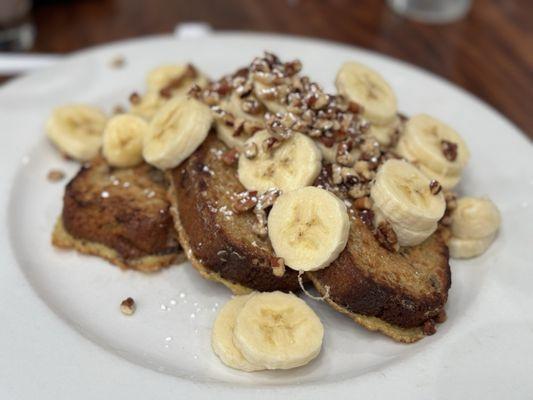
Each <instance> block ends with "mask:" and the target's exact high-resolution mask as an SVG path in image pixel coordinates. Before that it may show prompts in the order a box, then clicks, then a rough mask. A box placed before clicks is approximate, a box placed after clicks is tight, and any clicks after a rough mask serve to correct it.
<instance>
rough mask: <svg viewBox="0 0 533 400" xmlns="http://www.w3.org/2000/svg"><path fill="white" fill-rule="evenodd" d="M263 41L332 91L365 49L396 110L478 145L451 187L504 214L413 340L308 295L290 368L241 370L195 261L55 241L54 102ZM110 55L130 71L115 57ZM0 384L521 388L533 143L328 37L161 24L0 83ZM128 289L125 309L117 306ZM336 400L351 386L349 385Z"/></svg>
mask: <svg viewBox="0 0 533 400" xmlns="http://www.w3.org/2000/svg"><path fill="white" fill-rule="evenodd" d="M263 49H270V50H273V51H275V52H276V53H278V54H279V55H280V56H281V57H283V58H300V59H301V60H302V61H303V63H304V68H305V72H306V73H308V74H309V75H310V76H312V77H313V78H314V79H316V80H317V81H318V82H320V83H322V84H323V85H324V86H325V87H326V88H327V89H330V90H332V89H333V85H332V82H333V78H334V76H335V72H336V71H337V69H338V67H339V66H340V64H341V63H342V62H343V61H345V60H349V59H357V60H359V61H361V62H363V63H366V64H368V65H370V66H372V67H374V68H375V69H377V70H378V71H380V72H381V73H382V74H383V75H384V76H385V77H386V79H387V80H388V81H389V82H390V83H391V84H392V86H393V87H394V89H395V90H396V93H397V94H398V97H399V103H400V105H401V109H402V110H403V111H405V112H406V113H408V114H412V113H417V112H427V113H430V114H433V115H435V116H437V117H439V118H442V119H443V120H445V121H447V122H448V123H449V124H450V125H452V126H454V127H455V128H456V129H457V130H458V131H459V132H461V133H462V134H463V136H464V138H465V139H466V141H467V142H468V145H469V146H470V148H471V151H472V160H471V163H470V164H469V165H468V168H467V170H466V174H465V178H464V181H463V183H462V185H461V188H460V189H461V191H462V192H464V193H468V194H471V195H488V196H490V197H491V198H492V199H493V200H494V201H495V202H496V204H497V205H498V206H499V208H500V210H501V212H502V215H503V226H502V229H501V232H500V234H499V237H498V239H497V241H496V242H495V244H494V245H493V246H492V247H491V249H490V250H489V251H488V252H487V253H486V254H485V255H483V256H482V257H479V258H477V259H474V260H471V261H452V272H453V285H452V289H451V291H450V299H449V302H448V305H447V311H448V316H449V319H448V321H447V322H446V323H445V324H444V325H442V326H441V327H440V329H439V331H438V333H437V334H436V335H434V336H432V337H428V338H426V339H424V340H422V341H421V342H419V343H416V344H413V345H402V344H397V343H394V342H392V341H391V340H389V339H387V338H385V337H383V336H381V335H379V334H371V333H368V332H366V331H365V330H363V329H362V328H360V327H358V326H356V325H355V324H354V323H352V322H351V321H350V320H348V319H347V318H345V317H343V316H341V315H339V314H337V313H335V312H333V311H332V310H330V309H329V308H328V307H326V306H325V305H323V304H320V303H317V302H312V304H311V305H312V307H313V308H314V309H315V310H316V311H317V312H318V314H319V315H320V317H321V319H322V321H323V322H324V324H325V327H326V337H325V342H324V348H323V351H322V354H321V355H320V357H319V358H318V359H317V360H315V361H314V362H312V363H311V364H310V365H308V366H306V367H304V368H300V369H296V370H293V371H289V372H259V373H252V374H246V373H240V372H237V371H234V370H231V369H229V368H226V367H225V366H223V365H222V364H221V363H220V362H219V360H218V359H217V358H216V356H215V355H214V354H213V352H212V351H211V347H210V328H211V325H212V323H213V319H214V317H215V315H216V311H217V308H218V307H219V306H220V305H221V304H223V303H224V302H226V301H227V300H228V299H229V298H230V293H229V292H228V291H227V290H226V289H225V288H223V287H221V286H218V285H216V284H214V283H211V282H207V281H205V280H203V279H201V278H200V277H199V275H198V274H197V273H196V272H195V271H194V270H193V269H192V268H190V266H188V265H187V264H184V265H181V266H175V267H172V268H169V269H167V270H165V271H163V272H161V273H158V274H154V275H144V274H141V273H136V272H124V271H121V270H119V269H118V268H115V267H111V266H110V265H108V264H107V263H105V262H103V261H101V260H100V259H98V258H94V257H85V256H81V255H78V254H76V253H74V252H65V251H58V250H56V249H54V248H52V246H51V245H50V232H51V230H52V227H53V224H54V222H55V219H56V217H57V216H58V214H59V212H60V209H61V203H62V201H61V196H62V193H63V186H64V185H63V184H64V182H63V183H50V182H48V181H47V179H46V174H47V172H48V171H49V170H50V169H52V168H60V169H64V170H67V171H68V173H69V175H72V174H74V172H75V171H76V169H77V165H75V164H74V163H67V162H66V161H63V160H62V159H61V157H60V156H59V155H58V153H57V152H56V151H55V150H54V149H53V148H52V146H51V145H50V144H49V143H48V142H47V141H46V140H45V137H44V134H43V121H44V120H45V118H46V117H47V115H48V114H49V112H50V109H51V108H52V107H54V106H55V105H58V104H62V103H67V102H73V101H78V102H87V103H92V104H96V105H99V106H102V107H104V108H105V109H107V110H111V109H112V107H113V106H114V105H115V104H117V103H121V104H126V102H127V97H128V95H129V94H130V93H131V92H132V90H135V89H137V90H142V89H143V82H144V80H143V79H144V76H145V74H146V72H147V71H148V70H149V69H150V68H151V67H153V66H156V65H158V64H161V63H165V62H179V61H192V62H194V63H195V64H197V65H198V66H199V67H200V68H201V69H202V70H204V71H206V72H208V73H209V74H210V75H211V76H214V77H217V76H220V75H221V74H223V73H227V72H230V71H232V70H234V69H235V68H237V67H239V66H242V65H244V64H246V63H247V62H248V61H249V60H250V59H251V58H252V57H254V56H255V55H258V54H260V53H261V52H262V50H263ZM117 55H122V56H124V57H125V59H126V65H125V67H124V68H122V69H112V68H110V61H111V60H112V59H113V58H114V57H115V56H117ZM0 129H1V130H2V136H1V139H2V140H3V141H4V142H3V143H4V144H3V145H2V147H1V158H0V171H1V172H0V173H1V176H2V178H1V181H0V215H1V216H2V219H1V220H2V221H3V224H2V226H1V228H0V260H1V264H0V265H1V267H0V293H1V302H0V321H1V323H0V324H1V329H0V398H2V399H11V398H17V399H36V398H39V399H63V398H76V399H86V398H113V399H122V398H124V399H137V398H157V399H167V398H168V399H170V398H172V399H179V398H185V396H187V398H213V396H218V398H219V399H230V398H231V399H235V398H247V399H252V398H263V397H268V398H280V399H281V398H283V399H287V398H290V399H296V398H306V399H310V398H324V397H325V396H326V395H328V396H334V395H340V396H341V398H343V397H344V396H347V395H348V394H349V395H350V397H353V398H356V396H357V395H361V396H363V395H364V396H365V398H366V399H369V398H380V397H381V398H382V397H384V396H394V397H395V398H410V399H412V398H433V399H441V398H442V399H449V398H472V397H474V398H476V397H481V396H483V397H485V398H503V397H504V396H505V397H510V398H525V397H528V396H531V394H532V393H533V379H531V374H532V373H533V340H532V339H533V316H532V315H533V314H532V311H531V310H533V297H532V294H531V293H532V289H531V287H532V283H533V255H532V249H531V247H532V245H533V231H532V228H531V225H532V222H533V205H531V203H532V202H533V151H532V150H533V149H532V146H531V143H530V142H529V141H528V140H527V139H526V138H525V137H524V136H523V135H522V134H521V133H520V132H519V131H518V130H517V129H516V128H515V127H514V126H513V125H511V124H510V123H509V122H508V121H507V120H506V119H505V118H503V117H502V116H501V115H499V114H498V113H496V112H495V111H494V110H492V109H490V108H489V107H487V106H486V105H485V104H483V103H481V102H480V101H479V100H477V99H475V98H474V97H472V96H470V95H469V94H467V93H465V92H464V91H462V90H460V89H458V88H456V87H454V86H452V85H451V84H449V83H447V82H445V81H443V80H441V79H439V78H436V77H435V76H432V75H430V74H428V73H426V72H424V71H421V70H419V69H416V68H414V67H412V66H408V65H406V64H403V63H400V62H397V61H394V60H391V59H388V58H385V57H383V56H380V55H376V54H373V53H369V52H367V51H362V50H360V49H356V48H353V47H346V46H340V45H336V44H332V43H326V42H321V41H314V40H306V39H300V38H289V37H280V36H266V35H247V34H246V35H245V34H216V35H213V36H210V37H206V38H201V39H196V40H187V41H185V40H176V39H174V38H170V37H159V38H152V39H146V40H136V41H128V42H122V43H117V44H112V45H107V46H104V47H99V48H96V49H92V50H89V51H84V52H81V53H78V54H76V55H74V56H72V57H69V58H68V59H66V60H65V61H62V62H61V63H59V64H57V65H55V66H53V67H52V68H49V69H46V70H43V71H40V72H38V73H35V74H33V75H30V76H26V77H24V78H21V79H17V80H16V81H13V82H12V83H9V84H8V85H6V86H4V87H3V88H2V89H1V90H0ZM127 296H132V297H133V298H135V299H136V301H137V303H138V309H137V312H136V313H135V315H134V316H132V317H125V316H123V315H121V313H120V311H119V307H118V306H119V303H120V301H121V300H122V299H123V298H125V297H127ZM344 398H345V397H344Z"/></svg>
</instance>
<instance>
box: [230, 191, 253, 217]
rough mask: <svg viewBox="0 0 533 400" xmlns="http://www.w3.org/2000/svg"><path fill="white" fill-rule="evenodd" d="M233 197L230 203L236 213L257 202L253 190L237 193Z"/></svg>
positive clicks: (248, 208)
mask: <svg viewBox="0 0 533 400" xmlns="http://www.w3.org/2000/svg"><path fill="white" fill-rule="evenodd" d="M235 197H236V201H235V202H234V203H233V204H232V208H233V211H235V213H237V214H240V213H243V212H246V211H248V210H251V209H252V208H254V207H255V206H256V204H257V192H256V191H255V190H254V191H246V192H241V193H237V194H236V195H235Z"/></svg>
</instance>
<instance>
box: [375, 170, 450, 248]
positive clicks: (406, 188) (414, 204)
mask: <svg viewBox="0 0 533 400" xmlns="http://www.w3.org/2000/svg"><path fill="white" fill-rule="evenodd" d="M370 195H371V197H372V200H373V201H374V207H375V209H376V212H379V213H380V214H381V215H383V217H384V218H386V219H387V220H388V221H389V222H390V223H391V225H392V228H393V230H394V232H395V233H396V235H397V237H398V243H399V244H400V246H413V245H416V244H419V243H421V242H423V241H424V240H425V239H426V238H427V237H429V236H430V235H431V234H432V233H433V232H434V231H435V230H436V229H437V222H438V221H439V220H440V219H441V218H442V216H443V215H444V211H445V209H446V202H445V200H444V195H443V194H442V192H439V193H437V194H432V193H431V189H430V179H429V178H427V177H426V176H425V175H424V174H422V173H421V172H420V171H419V170H418V169H416V168H415V167H414V166H413V165H412V164H410V163H408V162H405V161H401V160H388V161H386V162H385V163H384V164H383V165H382V166H381V167H380V168H379V170H378V173H377V175H376V179H375V182H374V185H373V186H372V188H371V190H370Z"/></svg>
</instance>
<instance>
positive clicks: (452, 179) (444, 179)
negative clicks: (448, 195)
mask: <svg viewBox="0 0 533 400" xmlns="http://www.w3.org/2000/svg"><path fill="white" fill-rule="evenodd" d="M416 166H417V167H418V169H419V170H420V172H422V173H423V174H424V175H426V176H427V177H428V178H429V179H435V180H436V181H438V182H439V183H440V185H441V186H442V188H443V189H445V190H451V189H453V188H454V187H456V186H457V184H458V183H459V181H460V180H461V174H457V175H442V174H438V173H436V172H435V171H433V170H431V169H429V168H427V167H426V166H424V165H423V164H417V165H416Z"/></svg>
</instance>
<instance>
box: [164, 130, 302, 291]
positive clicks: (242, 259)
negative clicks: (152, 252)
mask: <svg viewBox="0 0 533 400" xmlns="http://www.w3.org/2000/svg"><path fill="white" fill-rule="evenodd" d="M224 150H226V148H225V146H224V145H223V144H222V142H220V141H219V140H218V139H216V137H215V136H214V135H212V134H211V135H210V136H209V137H208V138H207V139H206V141H205V142H204V143H203V144H202V145H201V146H200V147H199V148H198V150H197V151H196V152H195V153H194V154H193V155H191V156H190V157H189V158H188V159H187V160H186V161H185V162H183V163H182V164H181V165H180V166H179V167H177V168H175V169H174V170H172V171H171V172H170V173H169V181H170V183H171V186H172V192H171V195H170V200H171V202H173V203H174V204H175V210H177V213H176V216H177V218H176V225H177V226H178V230H179V231H181V232H182V233H181V234H180V235H179V236H180V243H181V244H182V246H183V247H187V248H189V249H190V255H192V256H193V257H194V259H195V260H196V261H195V263H194V264H196V265H195V266H196V267H197V269H199V270H200V271H204V273H203V275H204V276H205V275H206V271H209V275H210V276H211V277H214V276H217V277H220V278H222V279H224V280H226V281H228V282H229V283H231V284H232V285H234V284H237V285H239V286H242V287H244V288H248V289H253V290H259V291H274V290H281V291H285V292H291V291H292V292H296V291H299V290H300V285H299V283H298V275H297V273H296V271H292V270H287V271H286V272H285V274H284V275H283V276H282V277H277V276H275V275H274V274H273V270H272V267H271V261H272V258H273V257H274V252H273V250H272V247H271V246H270V242H269V241H268V239H266V238H260V237H258V236H256V235H255V234H254V233H253V232H252V230H251V227H252V224H253V223H254V221H255V217H254V216H253V214H252V213H244V214H234V213H233V212H232V204H231V203H232V201H231V199H230V195H231V194H233V193H236V192H242V191H244V190H245V189H244V187H243V186H242V185H241V184H240V182H239V181H238V179H237V177H236V170H235V168H234V167H228V166H227V165H225V164H224V163H223V161H222V160H221V159H220V153H221V152H222V151H224ZM200 265H201V266H200ZM213 274H216V275H213ZM217 279H218V278H217Z"/></svg>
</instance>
